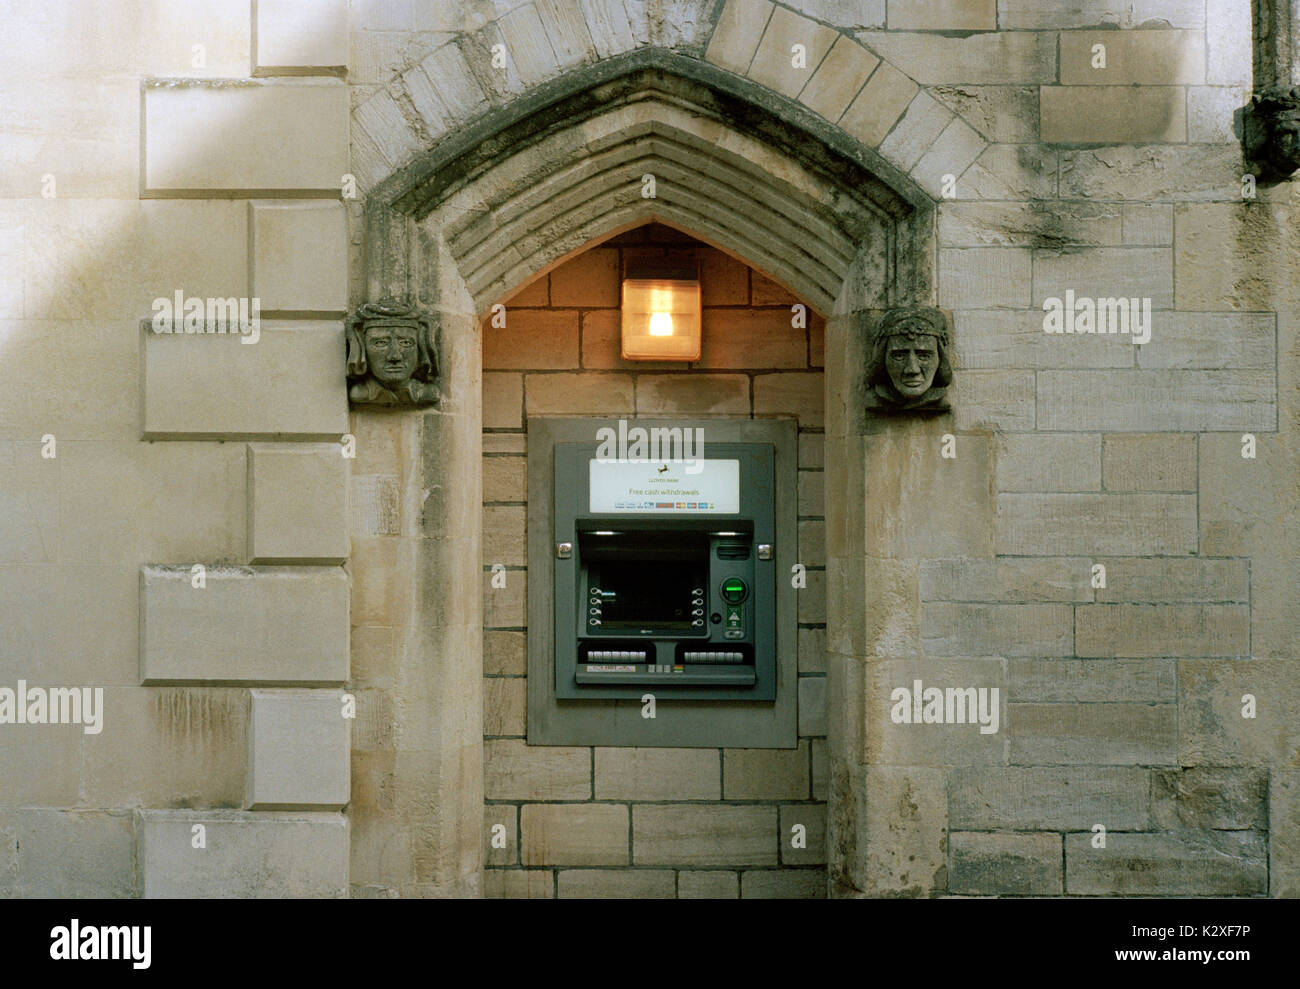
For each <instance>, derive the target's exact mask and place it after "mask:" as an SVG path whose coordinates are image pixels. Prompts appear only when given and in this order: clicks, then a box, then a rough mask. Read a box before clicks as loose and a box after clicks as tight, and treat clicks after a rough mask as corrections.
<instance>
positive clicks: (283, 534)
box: [248, 443, 348, 563]
mask: <svg viewBox="0 0 1300 989" xmlns="http://www.w3.org/2000/svg"><path fill="white" fill-rule="evenodd" d="M347 481H348V463H347V461H346V460H345V459H344V458H343V457H342V456H341V454H340V448H339V447H338V445H337V444H333V443H320V444H315V443H313V444H300V443H250V444H248V558H249V561H250V562H252V563H287V562H291V561H292V562H308V563H342V562H343V561H344V560H346V559H347V556H348V483H347Z"/></svg>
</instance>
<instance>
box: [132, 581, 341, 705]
mask: <svg viewBox="0 0 1300 989" xmlns="http://www.w3.org/2000/svg"><path fill="white" fill-rule="evenodd" d="M205 580H206V586H204V587H201V588H200V587H194V586H193V585H192V577H191V570H190V568H189V567H187V566H178V567H169V566H145V567H142V568H141V570H140V681H141V683H143V684H146V685H159V684H169V683H170V684H184V683H197V682H206V683H212V684H217V683H228V684H233V683H249V684H263V685H266V686H272V685H282V686H294V685H309V684H310V685H317V684H322V685H323V684H338V683H342V682H343V681H345V680H346V679H347V678H348V576H347V574H346V573H344V572H343V570H341V569H340V568H337V567H325V568H313V567H262V568H257V569H254V568H251V567H226V566H210V567H208V568H207V571H206V575H205Z"/></svg>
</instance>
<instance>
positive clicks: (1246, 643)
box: [1075, 604, 1250, 657]
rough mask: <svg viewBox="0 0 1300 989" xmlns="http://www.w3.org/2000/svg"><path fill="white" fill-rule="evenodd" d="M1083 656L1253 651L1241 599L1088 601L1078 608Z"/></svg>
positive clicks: (1247, 614)
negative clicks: (1223, 601)
mask: <svg viewBox="0 0 1300 989" xmlns="http://www.w3.org/2000/svg"><path fill="white" fill-rule="evenodd" d="M1075 651H1076V652H1077V653H1078V655H1080V656H1174V657H1191V656H1249V655H1250V608H1249V606H1247V605H1242V604H1087V605H1080V606H1079V607H1078V608H1076V609H1075Z"/></svg>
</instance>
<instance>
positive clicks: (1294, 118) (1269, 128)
mask: <svg viewBox="0 0 1300 989" xmlns="http://www.w3.org/2000/svg"><path fill="white" fill-rule="evenodd" d="M1243 141H1244V143H1245V151H1246V159H1247V161H1249V162H1250V163H1251V166H1252V167H1253V168H1254V169H1255V170H1256V172H1257V173H1258V175H1259V178H1260V179H1261V180H1263V181H1265V182H1277V181H1280V180H1281V179H1285V178H1287V177H1288V176H1290V175H1291V174H1292V173H1294V172H1295V171H1296V169H1300V86H1297V87H1291V88H1284V87H1274V88H1269V89H1265V90H1264V91H1262V92H1260V93H1256V94H1255V96H1254V98H1252V99H1251V102H1250V106H1249V107H1248V108H1247V110H1246V119H1245V125H1244V130H1243Z"/></svg>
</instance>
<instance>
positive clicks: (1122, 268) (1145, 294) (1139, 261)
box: [1033, 247, 1174, 338]
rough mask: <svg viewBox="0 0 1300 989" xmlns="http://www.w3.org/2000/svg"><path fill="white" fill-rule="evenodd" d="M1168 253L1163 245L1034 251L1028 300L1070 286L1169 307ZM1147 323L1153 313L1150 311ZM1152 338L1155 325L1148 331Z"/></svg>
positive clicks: (1081, 292) (1091, 294)
mask: <svg viewBox="0 0 1300 989" xmlns="http://www.w3.org/2000/svg"><path fill="white" fill-rule="evenodd" d="M1173 265H1174V257H1173V252H1172V251H1170V250H1169V249H1168V248H1150V247H1086V248H1082V249H1079V250H1076V251H1064V252H1057V251H1035V252H1034V289H1033V297H1034V301H1035V302H1036V303H1038V304H1039V306H1040V308H1041V305H1042V302H1043V300H1046V299H1048V298H1057V299H1064V298H1065V293H1066V292H1067V291H1069V290H1071V289H1073V290H1074V294H1075V296H1077V297H1085V298H1090V299H1109V298H1138V299H1150V300H1151V303H1150V305H1151V308H1152V309H1155V310H1159V309H1169V308H1171V307H1172V305H1173V299H1174V267H1173ZM1152 319H1153V322H1154V320H1155V319H1156V317H1155V316H1154V315H1153V317H1152ZM1151 335H1152V338H1154V337H1155V336H1156V328H1155V327H1154V326H1153V327H1152V331H1151Z"/></svg>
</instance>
